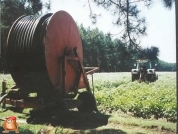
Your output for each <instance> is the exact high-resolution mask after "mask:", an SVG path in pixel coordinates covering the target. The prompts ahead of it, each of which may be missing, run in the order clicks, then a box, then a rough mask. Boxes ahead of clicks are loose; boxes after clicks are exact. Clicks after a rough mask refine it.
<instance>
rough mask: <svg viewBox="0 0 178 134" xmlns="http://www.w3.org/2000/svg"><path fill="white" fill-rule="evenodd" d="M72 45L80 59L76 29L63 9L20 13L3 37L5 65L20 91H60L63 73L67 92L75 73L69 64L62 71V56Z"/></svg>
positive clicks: (72, 85)
mask: <svg viewBox="0 0 178 134" xmlns="http://www.w3.org/2000/svg"><path fill="white" fill-rule="evenodd" d="M74 47H77V53H78V57H79V59H80V61H82V60H83V51H82V43H81V39H80V35H79V31H78V28H77V26H76V23H75V21H74V20H73V18H72V17H71V16H70V15H69V14H68V13H67V12H65V11H58V12H56V13H55V14H51V13H49V14H46V15H43V16H21V17H20V18H18V19H17V20H16V21H15V22H14V24H13V25H12V27H11V29H10V31H9V35H8V39H7V48H8V52H7V58H8V66H9V71H10V73H11V75H12V78H13V79H14V81H15V83H16V84H17V86H18V87H19V88H20V89H21V90H22V91H23V90H24V91H30V92H39V91H46V90H51V89H54V90H58V91H60V90H62V86H61V85H62V77H63V76H64V75H65V76H66V77H65V79H66V81H67V82H66V84H65V90H66V93H68V92H70V91H71V90H72V89H73V88H74V87H75V86H76V84H75V79H76V77H77V75H78V72H77V71H76V70H75V69H74V68H73V67H72V66H70V64H69V65H67V66H66V72H62V66H63V65H62V63H63V60H62V59H63V57H64V52H65V50H66V49H67V51H66V52H68V53H69V55H70V52H72V49H73V48H74ZM81 81H82V80H81ZM78 88H79V87H78Z"/></svg>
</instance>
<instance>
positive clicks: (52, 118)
mask: <svg viewBox="0 0 178 134" xmlns="http://www.w3.org/2000/svg"><path fill="white" fill-rule="evenodd" d="M108 118H109V115H104V114H101V113H80V112H78V111H66V112H58V114H51V113H45V112H43V111H33V112H31V114H30V117H29V118H28V119H27V122H28V123H29V124H51V125H52V126H54V127H55V126H63V127H64V128H66V127H67V128H72V129H80V130H82V129H83V130H84V129H93V128H97V127H100V126H103V125H107V124H108Z"/></svg>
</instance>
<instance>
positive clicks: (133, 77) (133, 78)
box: [132, 74, 135, 82]
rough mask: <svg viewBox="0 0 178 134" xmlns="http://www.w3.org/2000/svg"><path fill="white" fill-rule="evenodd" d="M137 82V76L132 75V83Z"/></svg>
mask: <svg viewBox="0 0 178 134" xmlns="http://www.w3.org/2000/svg"><path fill="white" fill-rule="evenodd" d="M133 81H135V75H133V74H132V82H133Z"/></svg>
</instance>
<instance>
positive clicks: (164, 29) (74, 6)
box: [42, 0, 176, 63]
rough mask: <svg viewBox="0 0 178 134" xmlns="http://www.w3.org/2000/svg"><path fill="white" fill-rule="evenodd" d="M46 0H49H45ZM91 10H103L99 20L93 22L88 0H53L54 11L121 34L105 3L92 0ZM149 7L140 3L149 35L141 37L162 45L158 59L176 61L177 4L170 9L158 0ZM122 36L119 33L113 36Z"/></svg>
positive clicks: (144, 42) (144, 41)
mask: <svg viewBox="0 0 178 134" xmlns="http://www.w3.org/2000/svg"><path fill="white" fill-rule="evenodd" d="M42 1H44V2H45V1H47V0H42ZM90 1H91V2H90V4H91V8H92V11H93V12H94V13H96V14H101V16H100V17H99V18H98V20H97V24H95V25H93V24H92V23H91V20H90V18H89V14H90V9H89V6H88V0H51V11H50V12H51V13H55V12H57V11H59V10H64V11H67V12H68V13H69V14H70V15H71V16H72V17H73V19H74V20H75V21H76V22H77V23H78V24H79V25H80V24H83V26H84V27H88V26H90V27H91V28H96V27H97V28H98V29H99V30H100V31H103V32H104V33H107V32H110V33H111V34H118V33H119V32H120V30H122V29H121V28H119V27H117V26H114V25H113V24H112V22H113V21H114V20H115V18H114V16H112V15H111V14H110V12H108V11H106V10H104V9H103V8H102V7H98V6H96V4H94V3H93V2H92V0H90ZM155 1H156V2H155V3H154V4H152V6H151V8H150V9H147V8H146V7H144V6H143V4H142V5H140V6H139V7H138V8H139V9H140V10H141V11H142V14H141V15H142V16H144V17H145V18H146V22H147V36H146V37H143V38H141V44H140V45H141V46H142V47H147V46H148V47H149V46H157V47H159V49H160V54H159V59H161V60H163V61H166V62H170V63H175V62H176V29H175V26H176V25H175V5H174V6H173V8H172V9H171V10H167V9H165V8H164V7H163V4H162V3H161V0H159V1H158V0H155ZM114 37H115V38H120V36H119V35H118V36H114Z"/></svg>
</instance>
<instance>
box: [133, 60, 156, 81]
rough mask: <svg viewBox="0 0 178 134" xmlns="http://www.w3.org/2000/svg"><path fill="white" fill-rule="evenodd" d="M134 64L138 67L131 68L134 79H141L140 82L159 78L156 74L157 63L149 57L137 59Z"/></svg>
mask: <svg viewBox="0 0 178 134" xmlns="http://www.w3.org/2000/svg"><path fill="white" fill-rule="evenodd" d="M134 66H135V67H136V68H134V69H132V70H131V75H132V81H135V80H139V82H142V81H143V82H146V81H148V82H154V81H156V80H158V75H157V74H156V69H155V68H156V66H157V64H156V63H155V62H154V61H150V60H148V59H142V60H136V62H135V64H134Z"/></svg>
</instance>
